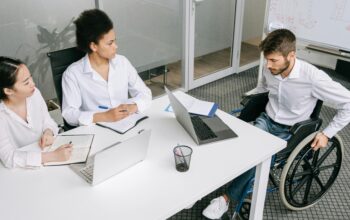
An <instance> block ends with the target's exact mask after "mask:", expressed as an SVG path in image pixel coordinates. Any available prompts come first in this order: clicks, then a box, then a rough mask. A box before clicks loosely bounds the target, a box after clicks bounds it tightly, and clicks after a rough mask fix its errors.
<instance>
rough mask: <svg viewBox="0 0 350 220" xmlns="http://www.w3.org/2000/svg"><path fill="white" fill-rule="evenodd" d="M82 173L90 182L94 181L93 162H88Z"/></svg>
mask: <svg viewBox="0 0 350 220" xmlns="http://www.w3.org/2000/svg"><path fill="white" fill-rule="evenodd" d="M80 173H81V174H83V175H84V176H85V177H86V178H87V180H88V181H89V182H92V176H93V174H94V166H93V164H88V165H86V166H85V167H83V168H82V169H81V170H80Z"/></svg>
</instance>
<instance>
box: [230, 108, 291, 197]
mask: <svg viewBox="0 0 350 220" xmlns="http://www.w3.org/2000/svg"><path fill="white" fill-rule="evenodd" d="M255 126H256V127H258V128H260V129H262V130H264V131H266V132H269V133H270V134H273V135H275V136H277V137H279V138H282V139H284V140H288V139H289V138H290V137H291V134H290V133H289V128H290V126H285V125H281V124H278V123H276V122H274V121H273V120H272V119H271V118H270V117H269V116H268V115H267V114H266V113H265V112H263V113H261V114H260V116H259V117H258V118H257V119H256V120H255ZM254 175H255V167H254V168H252V169H250V170H248V171H246V172H245V173H243V174H242V175H240V176H239V177H237V178H236V179H234V180H233V181H232V182H231V184H230V186H229V187H228V189H227V195H228V196H229V198H230V200H234V201H237V202H238V201H239V200H240V199H242V198H241V197H242V196H243V193H244V189H245V187H246V185H247V184H248V183H249V181H250V180H251V179H252V178H253V177H254Z"/></svg>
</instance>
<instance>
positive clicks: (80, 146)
mask: <svg viewBox="0 0 350 220" xmlns="http://www.w3.org/2000/svg"><path fill="white" fill-rule="evenodd" d="M93 139H94V134H72V135H57V137H56V138H55V141H54V143H53V144H52V145H51V146H48V147H46V148H44V150H43V152H51V151H54V150H56V149H57V148H59V147H60V146H62V145H64V144H69V143H71V144H72V145H73V150H72V154H71V156H70V158H69V160H67V161H62V162H48V163H45V164H44V166H52V165H65V164H72V163H81V162H85V161H86V159H87V158H88V155H89V152H90V148H91V144H92V141H93Z"/></svg>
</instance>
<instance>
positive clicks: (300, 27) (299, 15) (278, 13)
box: [267, 0, 350, 51]
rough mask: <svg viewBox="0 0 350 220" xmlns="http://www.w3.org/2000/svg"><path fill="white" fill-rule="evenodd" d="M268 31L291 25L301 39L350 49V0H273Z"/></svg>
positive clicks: (270, 7)
mask: <svg viewBox="0 0 350 220" xmlns="http://www.w3.org/2000/svg"><path fill="white" fill-rule="evenodd" d="M268 7H269V8H268V9H269V10H268V19H267V22H268V30H269V31H272V30H274V29H277V28H288V29H290V30H291V31H293V33H294V34H295V35H296V36H297V38H298V39H301V40H306V41H311V42H314V43H315V44H316V45H325V46H329V47H333V48H338V49H343V50H347V51H350V0H270V1H269V5H268Z"/></svg>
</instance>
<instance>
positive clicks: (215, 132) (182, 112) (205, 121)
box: [164, 87, 237, 145]
mask: <svg viewBox="0 0 350 220" xmlns="http://www.w3.org/2000/svg"><path fill="white" fill-rule="evenodd" d="M164 88H165V91H166V93H167V94H168V97H169V100H170V105H171V107H172V108H173V111H174V113H175V116H176V119H177V121H178V122H179V123H180V124H181V125H182V127H183V128H184V129H185V130H186V131H187V132H188V133H189V134H190V136H191V137H192V138H193V140H194V141H195V142H196V143H197V144H198V145H202V144H207V143H212V142H215V141H220V140H225V139H229V138H234V137H237V134H236V133H235V132H233V131H232V130H231V128H229V127H228V126H227V125H226V124H225V123H224V122H223V121H222V120H221V119H220V118H219V117H217V116H216V115H215V116H214V117H206V116H199V115H194V114H190V113H188V111H187V109H186V108H185V106H184V105H182V104H181V102H180V101H179V100H178V99H177V98H176V97H175V95H174V94H172V92H170V91H169V90H168V88H166V87H164Z"/></svg>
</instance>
